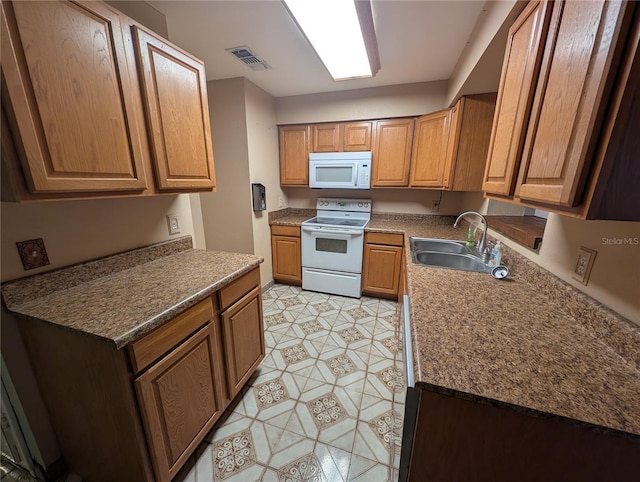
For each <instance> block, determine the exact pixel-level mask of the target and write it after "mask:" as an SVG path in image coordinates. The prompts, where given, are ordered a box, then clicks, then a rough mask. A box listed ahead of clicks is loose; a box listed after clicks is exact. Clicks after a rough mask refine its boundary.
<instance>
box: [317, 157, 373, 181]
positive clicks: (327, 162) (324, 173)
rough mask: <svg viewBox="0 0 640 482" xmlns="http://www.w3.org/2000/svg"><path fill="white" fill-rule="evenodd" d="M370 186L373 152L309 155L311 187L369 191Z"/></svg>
mask: <svg viewBox="0 0 640 482" xmlns="http://www.w3.org/2000/svg"><path fill="white" fill-rule="evenodd" d="M370 186H371V151H366V152H313V153H311V154H309V187H313V188H326V189H369V188H370Z"/></svg>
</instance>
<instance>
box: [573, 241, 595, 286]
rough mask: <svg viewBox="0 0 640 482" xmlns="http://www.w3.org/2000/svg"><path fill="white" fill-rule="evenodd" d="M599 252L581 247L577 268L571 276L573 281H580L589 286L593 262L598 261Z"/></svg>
mask: <svg viewBox="0 0 640 482" xmlns="http://www.w3.org/2000/svg"><path fill="white" fill-rule="evenodd" d="M596 254H597V251H595V250H594V249H589V248H585V247H584V246H580V251H579V252H578V261H577V263H576V267H575V268H574V269H573V274H572V275H571V276H572V278H573V279H575V280H578V281H579V282H580V283H582V284H583V285H585V286H586V285H587V283H588V282H589V275H590V274H591V268H592V267H593V261H594V260H595V259H596Z"/></svg>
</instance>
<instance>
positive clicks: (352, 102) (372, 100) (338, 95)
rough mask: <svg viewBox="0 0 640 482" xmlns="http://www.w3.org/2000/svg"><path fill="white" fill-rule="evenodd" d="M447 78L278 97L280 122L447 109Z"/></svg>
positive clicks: (288, 122)
mask: <svg viewBox="0 0 640 482" xmlns="http://www.w3.org/2000/svg"><path fill="white" fill-rule="evenodd" d="M446 90H447V82H446V81H437V82H421V83H414V84H403V85H392V86H387V87H373V88H370V89H359V90H344V91H340V92H325V93H322V94H309V95H296V96H290V97H278V98H277V99H276V120H277V123H278V124H298V123H311V122H333V121H346V120H360V119H384V118H386V117H403V116H418V115H422V114H427V113H429V112H434V111H437V110H440V109H444V108H445V107H446V105H445V100H446V99H445V96H446Z"/></svg>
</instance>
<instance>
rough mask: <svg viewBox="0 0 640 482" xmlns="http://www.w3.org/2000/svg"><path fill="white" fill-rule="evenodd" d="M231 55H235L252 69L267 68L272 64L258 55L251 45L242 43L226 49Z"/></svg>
mask: <svg viewBox="0 0 640 482" xmlns="http://www.w3.org/2000/svg"><path fill="white" fill-rule="evenodd" d="M225 50H226V51H227V52H229V53H230V54H231V55H233V56H235V57H236V58H237V59H238V60H240V61H241V62H242V63H243V64H245V65H246V66H247V67H249V68H250V69H251V70H256V71H259V70H267V69H270V68H271V66H270V65H269V64H268V63H266V62H265V61H264V60H262V59H261V58H260V57H258V56H257V55H256V53H255V52H253V51H252V50H251V49H250V48H249V47H247V46H246V45H242V46H240V47H232V48H229V49H225Z"/></svg>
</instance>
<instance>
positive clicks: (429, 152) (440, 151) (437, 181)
mask: <svg viewBox="0 0 640 482" xmlns="http://www.w3.org/2000/svg"><path fill="white" fill-rule="evenodd" d="M451 113H452V111H451V109H445V110H442V111H438V112H434V113H432V114H427V115H423V116H422V117H419V118H418V119H417V120H416V135H415V141H414V143H413V156H412V159H411V179H410V182H409V185H410V186H411V187H432V188H441V189H442V188H444V187H446V186H445V168H446V166H447V161H448V156H447V153H448V147H449V129H450V126H451ZM448 165H449V166H450V164H448ZM447 179H448V177H447Z"/></svg>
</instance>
